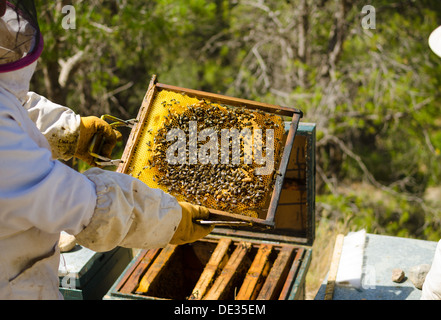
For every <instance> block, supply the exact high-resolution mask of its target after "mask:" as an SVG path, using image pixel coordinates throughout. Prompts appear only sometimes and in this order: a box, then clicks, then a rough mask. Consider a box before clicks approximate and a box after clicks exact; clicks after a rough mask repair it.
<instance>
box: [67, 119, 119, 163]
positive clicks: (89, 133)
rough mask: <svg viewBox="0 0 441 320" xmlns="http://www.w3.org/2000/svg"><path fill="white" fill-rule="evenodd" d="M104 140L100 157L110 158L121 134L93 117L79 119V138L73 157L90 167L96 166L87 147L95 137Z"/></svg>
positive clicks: (101, 120)
mask: <svg viewBox="0 0 441 320" xmlns="http://www.w3.org/2000/svg"><path fill="white" fill-rule="evenodd" d="M96 134H97V135H99V136H100V137H101V138H103V139H104V144H103V147H102V150H101V155H102V156H104V157H106V158H110V155H111V153H112V150H113V148H114V147H115V145H116V142H117V141H118V140H119V139H120V138H121V134H120V133H119V132H117V131H116V130H113V128H112V127H111V126H110V124H108V123H107V122H106V121H104V120H103V119H100V118H98V117H95V116H90V117H81V123H80V136H79V138H78V146H77V150H76V151H75V157H77V158H78V159H81V160H83V161H85V162H86V163H88V164H89V165H91V166H96V164H95V159H94V158H93V157H92V156H91V155H90V154H89V146H90V144H91V142H92V139H93V137H94V136H95V135H96Z"/></svg>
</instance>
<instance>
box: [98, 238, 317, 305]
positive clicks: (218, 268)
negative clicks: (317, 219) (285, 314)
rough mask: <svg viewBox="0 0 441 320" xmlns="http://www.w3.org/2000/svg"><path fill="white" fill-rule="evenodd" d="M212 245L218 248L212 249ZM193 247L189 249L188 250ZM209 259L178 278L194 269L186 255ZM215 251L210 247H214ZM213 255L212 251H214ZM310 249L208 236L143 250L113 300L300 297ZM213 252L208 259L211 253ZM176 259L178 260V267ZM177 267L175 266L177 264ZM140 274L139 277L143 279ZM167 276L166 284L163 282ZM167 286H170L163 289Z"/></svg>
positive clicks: (113, 291)
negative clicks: (185, 279) (188, 276)
mask: <svg viewBox="0 0 441 320" xmlns="http://www.w3.org/2000/svg"><path fill="white" fill-rule="evenodd" d="M213 249H214V250H213ZM190 251H191V252H190ZM196 251H199V252H198V255H199V258H201V257H202V256H204V257H205V261H207V260H208V262H207V263H206V264H205V266H204V267H203V268H199V269H198V270H197V271H198V272H197V274H195V276H194V278H193V281H192V282H191V283H187V284H185V288H184V286H183V284H182V282H179V281H178V282H174V281H173V279H170V278H174V277H176V275H175V274H174V273H175V272H178V273H182V274H178V275H177V277H178V278H183V277H185V276H184V275H185V274H186V271H185V270H183V269H189V270H195V269H192V266H190V265H189V264H188V262H189V261H193V262H194V260H191V259H189V260H188V261H187V260H186V259H188V255H190V256H191V255H193V252H196ZM211 251H212V252H211ZM210 254H211V256H210ZM310 254H311V249H310V248H304V247H299V246H296V245H292V244H279V243H267V242H263V241H261V240H258V239H254V240H252V241H248V240H247V241H242V240H237V241H236V240H231V239H228V238H217V239H216V237H207V238H204V239H201V240H198V241H196V242H195V243H193V244H186V245H181V246H173V245H168V246H166V247H165V248H164V249H159V252H158V249H151V250H142V251H140V252H139V253H138V255H137V256H136V257H135V258H134V259H133V261H132V263H131V264H130V265H129V266H128V267H127V268H126V271H125V272H124V273H123V274H122V275H121V276H120V278H119V279H118V280H117V282H116V283H115V284H114V285H113V287H112V289H111V290H110V293H108V295H107V297H106V298H108V299H109V298H111V299H141V300H144V299H146V300H161V299H178V300H183V299H188V300H231V299H235V300H289V299H292V298H296V299H298V298H300V295H301V294H302V292H301V290H302V289H303V285H304V281H305V275H306V270H307V268H308V267H309V263H310V258H311V256H310ZM207 257H209V259H208V258H207ZM174 264H178V265H179V266H178V267H176V266H175V265H174ZM176 268H177V269H176ZM140 279H141V280H140ZM165 279H168V280H167V282H168V283H167V284H165V283H164V281H165ZM159 287H162V288H164V287H167V290H163V289H159Z"/></svg>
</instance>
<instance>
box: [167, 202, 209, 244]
mask: <svg viewBox="0 0 441 320" xmlns="http://www.w3.org/2000/svg"><path fill="white" fill-rule="evenodd" d="M179 204H180V206H181V208H182V219H181V222H180V223H179V226H178V228H177V229H176V232H175V234H174V235H173V237H172V239H171V240H170V243H171V244H178V245H179V244H184V243H189V242H194V241H196V240H198V239H201V238H203V237H205V236H206V235H207V234H209V233H210V232H211V231H212V230H213V228H214V227H213V226H202V225H199V224H197V223H194V222H193V221H195V220H197V219H207V218H208V215H209V212H208V209H207V208H205V207H201V206H196V205H192V204H190V203H188V202H179Z"/></svg>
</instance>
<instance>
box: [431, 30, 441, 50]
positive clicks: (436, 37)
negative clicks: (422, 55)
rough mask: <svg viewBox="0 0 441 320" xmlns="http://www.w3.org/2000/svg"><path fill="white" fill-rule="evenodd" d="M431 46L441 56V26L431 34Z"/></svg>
mask: <svg viewBox="0 0 441 320" xmlns="http://www.w3.org/2000/svg"><path fill="white" fill-rule="evenodd" d="M429 47H430V49H432V51H433V52H434V53H435V54H436V55H437V56H439V57H441V26H439V27H438V28H436V29H435V30H433V32H432V33H431V34H430V36H429Z"/></svg>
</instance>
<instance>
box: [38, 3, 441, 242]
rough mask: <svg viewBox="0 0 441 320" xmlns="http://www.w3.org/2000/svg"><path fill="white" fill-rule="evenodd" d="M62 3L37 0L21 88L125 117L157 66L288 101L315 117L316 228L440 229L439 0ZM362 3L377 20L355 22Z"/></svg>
mask: <svg viewBox="0 0 441 320" xmlns="http://www.w3.org/2000/svg"><path fill="white" fill-rule="evenodd" d="M67 4H71V3H68V2H67V1H51V2H42V1H39V3H38V11H39V19H40V26H41V29H42V32H43V35H44V39H45V50H44V53H43V56H42V57H41V60H40V64H39V67H38V70H37V72H36V74H35V76H34V79H33V83H32V89H33V90H35V91H37V92H39V93H41V94H44V95H46V96H47V97H48V98H50V99H51V100H53V101H55V102H58V103H61V104H64V105H68V106H69V107H71V108H72V109H74V110H75V111H77V112H78V113H80V114H82V115H90V114H93V115H101V114H104V113H110V114H113V115H115V116H119V117H122V118H133V117H135V116H136V114H137V112H138V109H139V107H140V103H141V101H142V98H143V96H144V94H145V91H146V89H147V85H148V82H149V80H150V77H151V75H152V74H157V75H158V76H159V79H160V82H163V83H169V84H174V85H178V86H183V87H188V88H194V89H200V90H205V91H210V92H220V93H223V94H227V95H232V96H237V97H243V98H247V99H252V100H259V101H264V102H269V103H275V104H280V105H284V106H292V107H296V108H299V109H301V110H303V111H304V114H305V116H304V119H303V120H302V121H305V122H314V123H316V124H317V198H316V201H317V213H316V215H317V225H318V228H317V230H318V231H317V232H318V239H320V236H322V238H326V237H329V236H330V234H331V235H332V230H334V231H335V230H344V231H349V230H358V229H361V228H365V229H366V230H367V231H368V232H370V233H381V234H388V235H395V236H404V237H414V238H419V239H427V240H434V241H437V240H439V239H440V238H441V210H440V204H441V192H439V185H440V178H441V161H440V160H441V159H440V150H441V126H440V125H441V116H440V113H439V111H440V110H441V108H440V107H441V99H440V84H441V58H439V57H437V56H435V55H434V54H433V53H432V52H431V51H430V49H429V47H428V44H427V39H428V37H429V34H430V32H431V31H432V30H433V29H435V28H436V27H437V26H438V25H441V2H440V1H439V0H421V1H414V0H406V1H393V0H390V1H383V0H373V1H370V2H369V3H366V1H361V0H354V1H349V0H314V1H312V0H283V1H279V0H277V1H276V0H251V1H247V0H207V1H202V0H188V1H170V0H150V1H135V0H113V1H111V0H107V1H98V0H92V1H76V2H75V3H73V6H74V8H75V10H76V12H75V13H76V20H75V22H76V29H69V30H66V29H63V27H62V20H63V18H64V17H65V16H66V14H65V13H62V7H63V6H64V5H67ZM367 4H369V5H372V6H373V7H374V8H375V14H376V21H375V29H364V28H363V27H362V25H361V21H362V19H363V17H365V16H366V13H362V8H363V6H364V5H367ZM71 165H73V166H76V167H77V168H78V163H73V164H71ZM330 232H331V233H330ZM328 242H329V241H328Z"/></svg>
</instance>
